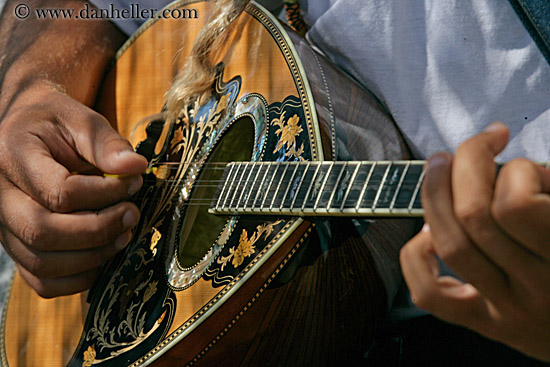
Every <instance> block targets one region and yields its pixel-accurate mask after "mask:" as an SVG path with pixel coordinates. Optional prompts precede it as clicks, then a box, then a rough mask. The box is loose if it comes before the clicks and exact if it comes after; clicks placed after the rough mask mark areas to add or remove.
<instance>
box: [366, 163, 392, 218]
mask: <svg viewBox="0 0 550 367" xmlns="http://www.w3.org/2000/svg"><path fill="white" fill-rule="evenodd" d="M392 165H393V162H390V164H388V168H386V172H384V177H382V181H381V183H380V187H379V188H378V190H377V191H376V197H375V198H374V201H373V203H372V207H371V211H372V212H373V213H374V211H375V210H376V204H378V200H379V199H380V195H381V194H382V189H383V188H384V184H385V183H386V180H387V179H388V173H389V172H390V169H391V167H392Z"/></svg>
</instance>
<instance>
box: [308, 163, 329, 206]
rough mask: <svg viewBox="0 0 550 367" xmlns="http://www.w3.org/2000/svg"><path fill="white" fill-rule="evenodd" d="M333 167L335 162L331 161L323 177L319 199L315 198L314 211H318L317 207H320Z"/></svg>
mask: <svg viewBox="0 0 550 367" xmlns="http://www.w3.org/2000/svg"><path fill="white" fill-rule="evenodd" d="M333 167H334V162H331V163H330V165H329V167H328V169H327V172H326V173H325V178H324V179H323V184H322V185H321V188H320V189H319V194H318V195H317V200H315V204H314V205H313V211H314V212H316V211H317V209H318V208H319V202H320V200H321V198H322V197H323V193H324V190H325V187H326V185H327V182H328V180H329V177H330V172H331V171H332V168H333Z"/></svg>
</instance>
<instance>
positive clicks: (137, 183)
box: [128, 176, 143, 196]
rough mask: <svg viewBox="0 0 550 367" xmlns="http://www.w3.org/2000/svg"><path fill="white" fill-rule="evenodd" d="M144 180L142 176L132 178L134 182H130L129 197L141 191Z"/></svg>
mask: <svg viewBox="0 0 550 367" xmlns="http://www.w3.org/2000/svg"><path fill="white" fill-rule="evenodd" d="M142 180H143V179H142V178H141V176H137V177H134V178H132V181H131V182H130V187H128V195H130V196H132V195H134V194H135V193H137V192H138V191H139V189H140V188H141V184H142Z"/></svg>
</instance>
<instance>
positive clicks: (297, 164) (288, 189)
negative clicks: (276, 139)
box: [279, 163, 300, 210]
mask: <svg viewBox="0 0 550 367" xmlns="http://www.w3.org/2000/svg"><path fill="white" fill-rule="evenodd" d="M292 164H294V165H295V166H296V167H294V171H292V176H290V181H289V182H288V185H287V187H286V190H285V193H284V194H283V198H282V199H281V205H279V210H282V209H283V205H284V204H285V198H286V196H287V195H288V192H289V191H290V187H291V186H292V180H294V176H296V172H298V167H299V165H300V164H299V163H292ZM281 180H282V179H281Z"/></svg>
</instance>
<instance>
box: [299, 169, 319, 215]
mask: <svg viewBox="0 0 550 367" xmlns="http://www.w3.org/2000/svg"><path fill="white" fill-rule="evenodd" d="M314 164H316V165H317V168H316V169H315V173H314V174H313V177H312V178H311V181H310V184H309V187H308V188H307V192H306V195H305V197H304V202H303V204H302V207H301V211H302V212H303V211H304V208H305V206H306V204H307V198H308V197H309V193H310V192H311V190H312V188H313V186H314V181H315V180H316V179H317V173H319V170H320V169H321V166H322V165H321V163H320V162H315V163H314Z"/></svg>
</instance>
